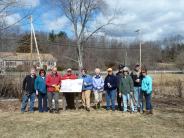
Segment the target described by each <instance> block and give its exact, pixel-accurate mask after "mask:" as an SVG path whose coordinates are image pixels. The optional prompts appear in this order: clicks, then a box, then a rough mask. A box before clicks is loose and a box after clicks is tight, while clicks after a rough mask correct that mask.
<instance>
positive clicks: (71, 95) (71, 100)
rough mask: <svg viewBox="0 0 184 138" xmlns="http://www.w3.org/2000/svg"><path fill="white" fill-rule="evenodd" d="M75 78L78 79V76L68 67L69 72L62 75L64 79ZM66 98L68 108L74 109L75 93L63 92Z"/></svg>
mask: <svg viewBox="0 0 184 138" xmlns="http://www.w3.org/2000/svg"><path fill="white" fill-rule="evenodd" d="M67 79H70V80H73V79H77V76H76V75H75V74H72V69H71V68H69V69H67V73H66V74H65V75H64V76H63V77H62V80H67ZM63 96H64V98H65V99H66V103H65V107H64V108H66V105H67V108H69V109H74V108H75V105H74V93H63Z"/></svg>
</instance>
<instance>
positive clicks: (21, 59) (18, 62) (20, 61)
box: [0, 52, 57, 70]
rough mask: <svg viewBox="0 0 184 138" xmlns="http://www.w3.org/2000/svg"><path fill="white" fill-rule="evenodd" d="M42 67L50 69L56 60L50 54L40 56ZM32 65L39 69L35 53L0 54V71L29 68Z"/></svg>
mask: <svg viewBox="0 0 184 138" xmlns="http://www.w3.org/2000/svg"><path fill="white" fill-rule="evenodd" d="M40 58H41V61H42V65H43V66H45V67H46V68H47V70H49V69H51V68H52V67H53V66H56V62H57V59H56V58H55V57H54V56H53V55H52V54H48V53H45V54H40ZM31 65H34V66H36V67H39V60H38V55H37V53H33V54H32V59H31V54H30V53H13V52H0V69H1V70H2V69H7V68H8V69H12V68H14V69H16V68H18V67H20V66H23V67H25V66H31Z"/></svg>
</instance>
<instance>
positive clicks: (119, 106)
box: [117, 90, 122, 111]
mask: <svg viewBox="0 0 184 138" xmlns="http://www.w3.org/2000/svg"><path fill="white" fill-rule="evenodd" d="M121 102H122V96H121V97H119V90H117V103H118V110H120V111H121V110H122V108H121Z"/></svg>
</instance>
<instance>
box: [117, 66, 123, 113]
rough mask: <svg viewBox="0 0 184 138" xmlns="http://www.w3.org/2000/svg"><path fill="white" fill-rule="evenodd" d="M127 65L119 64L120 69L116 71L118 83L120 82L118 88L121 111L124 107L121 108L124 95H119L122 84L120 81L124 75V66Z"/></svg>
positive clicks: (118, 101) (119, 108)
mask: <svg viewBox="0 0 184 138" xmlns="http://www.w3.org/2000/svg"><path fill="white" fill-rule="evenodd" d="M124 67H125V66H124V65H122V64H120V65H119V71H118V73H116V77H117V83H118V88H117V103H118V110H119V111H121V110H122V108H121V102H122V96H121V95H119V86H120V82H121V79H122V77H123V68H124Z"/></svg>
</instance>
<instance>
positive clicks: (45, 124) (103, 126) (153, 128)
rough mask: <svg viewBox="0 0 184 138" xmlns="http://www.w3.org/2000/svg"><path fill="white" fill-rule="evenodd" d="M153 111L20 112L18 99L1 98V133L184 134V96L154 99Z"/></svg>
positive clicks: (24, 136) (78, 137) (113, 137)
mask: <svg viewBox="0 0 184 138" xmlns="http://www.w3.org/2000/svg"><path fill="white" fill-rule="evenodd" d="M153 104H154V114H153V115H144V114H139V113H133V114H130V113H122V112H120V111H115V112H112V111H108V112H107V111H106V110H105V109H102V110H100V111H97V110H93V109H92V111H91V112H86V111H84V110H82V109H80V110H78V111H76V110H70V111H65V112H64V111H61V112H60V114H49V113H38V111H35V113H24V114H21V113H20V112H19V110H20V102H19V101H0V134H1V136H0V137H2V138H3V137H5V138H16V137H17V138H28V137H33V138H50V137H52V138H55V137H63V138H65V137H66V138H70V137H71V138H98V137H100V138H122V137H124V138H139V137H140V138H171V137H172V138H173V137H174V138H183V136H184V99H182V98H175V97H167V98H157V99H153Z"/></svg>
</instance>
